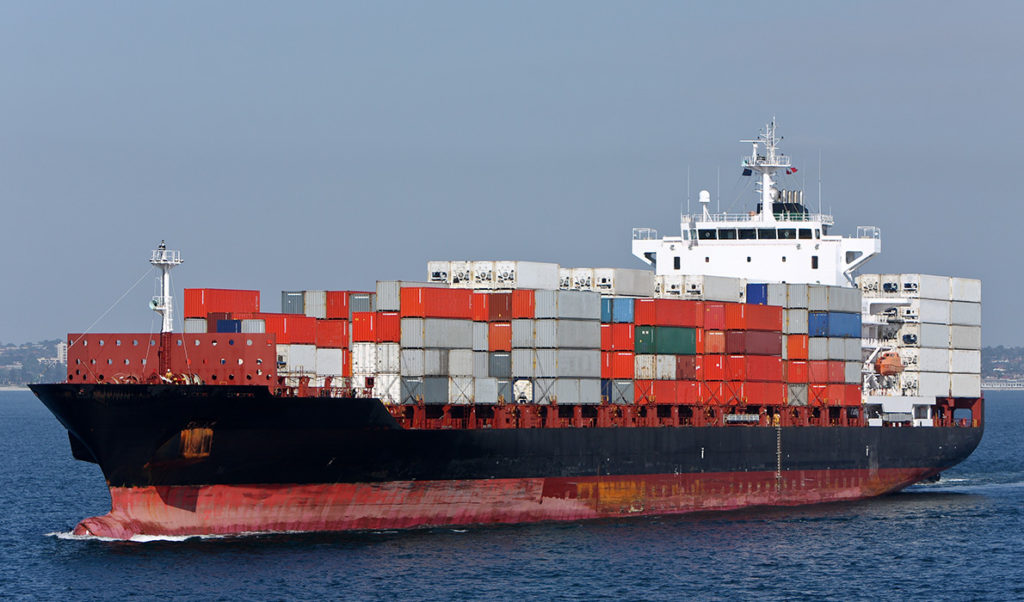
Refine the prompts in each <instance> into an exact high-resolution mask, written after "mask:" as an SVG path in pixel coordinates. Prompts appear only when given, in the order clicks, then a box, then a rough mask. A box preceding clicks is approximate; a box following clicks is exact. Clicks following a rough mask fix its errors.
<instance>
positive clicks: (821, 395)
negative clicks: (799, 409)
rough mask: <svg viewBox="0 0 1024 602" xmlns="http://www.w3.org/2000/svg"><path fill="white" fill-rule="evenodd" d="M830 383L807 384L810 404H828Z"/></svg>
mask: <svg viewBox="0 0 1024 602" xmlns="http://www.w3.org/2000/svg"><path fill="white" fill-rule="evenodd" d="M827 392H828V385H807V403H808V405H816V406H820V405H826V404H827V403H828V393H827Z"/></svg>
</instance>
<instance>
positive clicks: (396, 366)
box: [377, 343, 401, 374]
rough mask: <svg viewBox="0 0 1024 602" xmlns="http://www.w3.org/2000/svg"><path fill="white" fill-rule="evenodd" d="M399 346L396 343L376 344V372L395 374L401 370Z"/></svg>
mask: <svg viewBox="0 0 1024 602" xmlns="http://www.w3.org/2000/svg"><path fill="white" fill-rule="evenodd" d="M400 366H401V347H400V346H399V345H398V343H378V344H377V372H391V373H393V374H397V373H399V372H400V371H401V369H400Z"/></svg>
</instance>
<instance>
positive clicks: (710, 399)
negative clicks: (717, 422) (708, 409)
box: [697, 381, 725, 405]
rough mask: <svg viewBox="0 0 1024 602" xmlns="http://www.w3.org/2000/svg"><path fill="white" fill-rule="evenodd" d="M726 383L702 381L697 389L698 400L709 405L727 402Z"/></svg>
mask: <svg viewBox="0 0 1024 602" xmlns="http://www.w3.org/2000/svg"><path fill="white" fill-rule="evenodd" d="M724 384H725V383H722V382H720V381H702V382H701V383H700V388H699V389H697V401H698V402H699V403H703V404H707V405H722V404H723V403H724V402H725V387H724Z"/></svg>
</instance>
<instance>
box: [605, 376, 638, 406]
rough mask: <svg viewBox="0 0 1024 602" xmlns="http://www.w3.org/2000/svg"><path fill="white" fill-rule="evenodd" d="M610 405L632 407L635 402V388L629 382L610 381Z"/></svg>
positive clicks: (631, 382)
mask: <svg viewBox="0 0 1024 602" xmlns="http://www.w3.org/2000/svg"><path fill="white" fill-rule="evenodd" d="M611 383H612V386H611V389H612V391H611V393H612V398H611V400H610V401H611V403H614V404H619V405H633V403H634V402H635V401H636V387H635V386H634V385H633V381H631V380H613V381H611Z"/></svg>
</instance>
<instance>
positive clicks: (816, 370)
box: [807, 360, 828, 384]
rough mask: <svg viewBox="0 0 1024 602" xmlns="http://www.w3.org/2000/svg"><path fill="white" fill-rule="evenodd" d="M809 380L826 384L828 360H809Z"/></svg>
mask: <svg viewBox="0 0 1024 602" xmlns="http://www.w3.org/2000/svg"><path fill="white" fill-rule="evenodd" d="M807 382H809V383H814V384H819V383H820V384H824V383H827V382H828V362H827V361H825V360H811V361H809V362H807Z"/></svg>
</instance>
